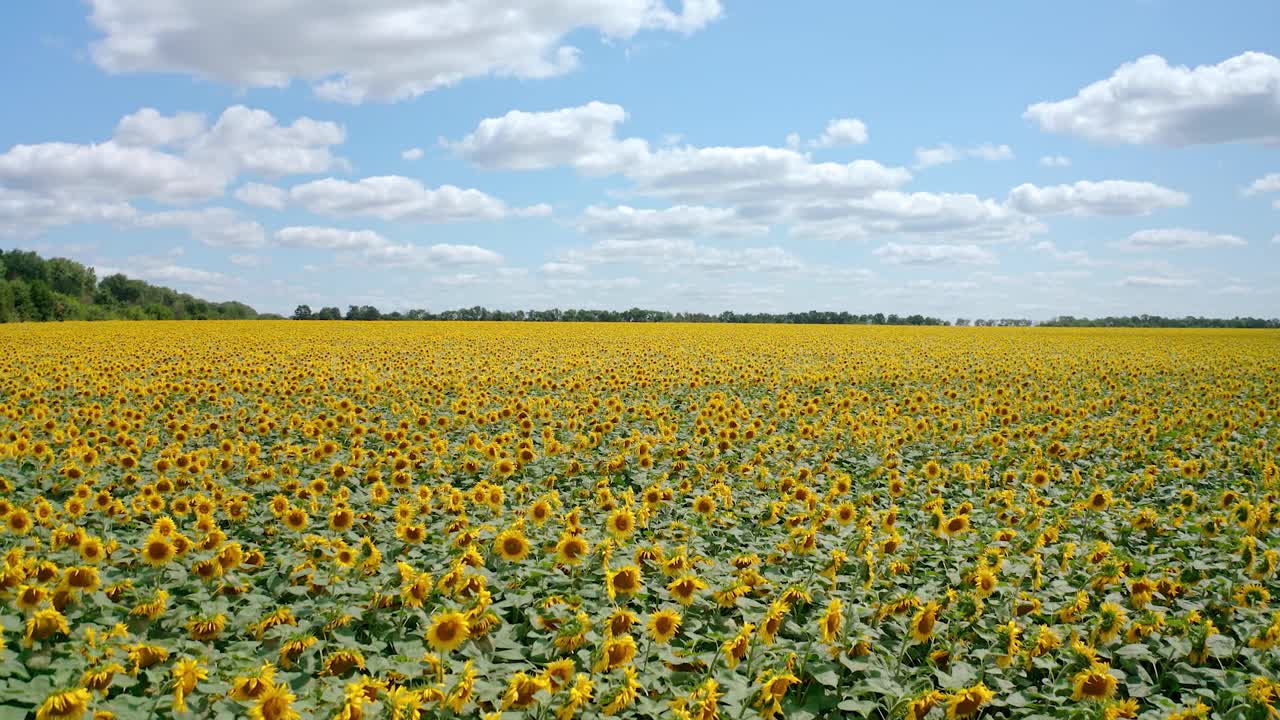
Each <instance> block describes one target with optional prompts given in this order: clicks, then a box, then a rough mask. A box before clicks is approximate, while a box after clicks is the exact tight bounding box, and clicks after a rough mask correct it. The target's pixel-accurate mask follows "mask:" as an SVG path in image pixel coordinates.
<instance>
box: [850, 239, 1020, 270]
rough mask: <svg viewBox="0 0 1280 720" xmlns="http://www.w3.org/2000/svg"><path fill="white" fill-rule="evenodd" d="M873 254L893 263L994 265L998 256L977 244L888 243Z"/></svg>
mask: <svg viewBox="0 0 1280 720" xmlns="http://www.w3.org/2000/svg"><path fill="white" fill-rule="evenodd" d="M872 254H873V255H875V256H876V257H878V258H880V260H881V261H883V262H886V263H889V264H891V265H994V264H995V263H996V262H997V260H996V256H995V255H994V254H992V253H991V252H990V251H989V250H984V249H982V248H980V247H978V246H977V245H902V244H899V243H888V244H886V245H882V246H880V247H878V248H876V249H875V250H874V251H873V252H872Z"/></svg>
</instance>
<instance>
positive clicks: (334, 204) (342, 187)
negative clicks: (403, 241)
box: [289, 175, 551, 223]
mask: <svg viewBox="0 0 1280 720" xmlns="http://www.w3.org/2000/svg"><path fill="white" fill-rule="evenodd" d="M289 198H290V199H291V200H292V201H293V202H295V203H297V204H298V205H301V206H302V207H303V208H305V209H307V210H308V211H310V212H313V213H317V214H320V215H329V216H332V217H356V216H370V217H376V218H379V219H382V220H405V221H416V222H431V223H444V222H463V221H470V220H496V219H499V218H503V217H508V216H526V215H527V216H536V215H547V214H549V213H550V212H551V208H550V207H548V206H546V205H534V206H531V207H527V208H514V209H513V208H511V207H508V206H507V204H506V203H504V202H503V201H501V200H499V199H498V198H495V197H493V196H492V195H488V194H486V193H484V192H481V191H479V190H474V189H463V188H459V187H455V186H453V185H442V186H440V187H438V188H428V187H426V186H425V185H423V184H422V183H421V182H419V181H417V180H414V179H412V178H407V177H403V176H400V175H384V176H377V177H367V178H363V179H361V180H358V181H354V182H353V181H348V180H339V179H337V178H324V179H321V180H314V181H312V182H308V183H304V184H302V185H295V186H294V187H293V188H291V189H290V190H289Z"/></svg>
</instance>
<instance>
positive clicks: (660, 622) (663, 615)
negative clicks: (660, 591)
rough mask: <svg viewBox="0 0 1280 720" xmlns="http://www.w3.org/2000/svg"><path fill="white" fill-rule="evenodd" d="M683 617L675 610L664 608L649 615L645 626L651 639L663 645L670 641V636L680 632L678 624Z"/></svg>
mask: <svg viewBox="0 0 1280 720" xmlns="http://www.w3.org/2000/svg"><path fill="white" fill-rule="evenodd" d="M682 622H683V618H681V617H680V613H679V612H677V611H675V610H670V609H664V610H659V611H657V612H655V613H652V614H650V615H649V622H648V623H647V625H646V627H647V628H648V630H649V635H650V636H651V637H653V641H654V642H656V643H658V644H659V645H665V644H666V643H668V642H671V638H673V637H675V635H676V633H678V632H680V625H681V623H682Z"/></svg>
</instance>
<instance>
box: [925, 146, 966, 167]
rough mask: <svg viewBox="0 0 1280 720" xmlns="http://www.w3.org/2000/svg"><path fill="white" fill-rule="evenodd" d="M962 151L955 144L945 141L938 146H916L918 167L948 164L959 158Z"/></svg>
mask: <svg viewBox="0 0 1280 720" xmlns="http://www.w3.org/2000/svg"><path fill="white" fill-rule="evenodd" d="M960 157H961V152H960V150H959V149H957V148H956V147H955V146H954V145H950V144H948V143H943V144H941V145H939V146H937V147H931V148H928V147H918V148H916V167H917V168H928V167H934V166H935V165H947V164H949V163H953V162H955V161H957V160H959V159H960Z"/></svg>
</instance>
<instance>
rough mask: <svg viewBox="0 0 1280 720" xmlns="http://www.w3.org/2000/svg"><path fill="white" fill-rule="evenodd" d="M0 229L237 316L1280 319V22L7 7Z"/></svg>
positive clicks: (590, 3) (745, 8)
mask: <svg viewBox="0 0 1280 720" xmlns="http://www.w3.org/2000/svg"><path fill="white" fill-rule="evenodd" d="M4 14H5V16H6V17H5V22H4V23H0V48H3V49H2V50H0V59H2V60H3V62H2V63H0V73H2V74H3V81H4V87H5V88H6V90H7V96H8V97H7V101H6V106H7V107H8V108H11V109H15V108H16V109H17V110H18V111H16V112H14V111H12V110H11V111H9V112H4V113H0V245H6V246H9V247H24V248H31V249H35V250H38V251H40V252H42V253H44V254H47V255H63V256H67V257H72V258H74V259H77V260H80V261H82V262H86V263H89V264H92V265H94V266H95V267H97V268H98V269H99V275H100V276H101V275H104V274H106V273H107V272H114V271H121V272H125V273H126V274H129V275H132V276H136V277H141V278H144V279H147V280H149V281H152V282H156V283H159V284H164V285H169V286H171V287H175V288H178V289H181V290H185V291H189V292H192V293H195V294H198V295H202V296H205V297H209V298H213V299H240V300H244V301H247V302H249V303H250V304H252V305H254V306H255V307H257V308H258V309H259V310H263V311H276V312H285V313H287V312H289V311H291V310H292V308H293V307H294V306H295V305H297V304H299V303H308V304H311V305H312V306H313V307H315V306H320V305H337V306H340V307H343V308H345V307H346V306H347V305H349V304H374V305H377V306H378V307H380V308H382V309H383V310H392V309H406V308H410V307H426V308H430V309H436V310H438V309H444V308H452V307H459V306H464V305H468V306H469V305H473V304H482V305H487V306H489V307H500V308H509V309H515V308H545V307H555V306H558V307H570V306H578V307H607V308H626V307H631V306H636V305H638V306H642V307H654V308H662V309H669V310H702V311H711V312H718V311H720V310H724V309H734V310H743V311H787V310H802V309H810V308H819V309H845V310H850V311H852V312H898V313H914V312H922V313H927V314H933V315H940V316H943V317H957V316H959V317H1032V318H1045V317H1050V316H1053V315H1058V314H1074V315H1104V314H1117V313H1125V314H1127V313H1144V312H1145V313H1160V314H1176V315H1182V314H1205V315H1237V314H1240V315H1246V314H1247V315H1263V316H1277V315H1280V291H1277V289H1276V288H1277V287H1280V59H1277V56H1280V35H1277V34H1276V33H1275V32H1274V28H1276V27H1280V6H1278V5H1276V4H1275V3H1271V2H1256V3H1230V4H1228V5H1222V4H1218V5H1211V4H1205V3H1187V2H1170V1H1166V0H1130V1H1128V2H1107V3H1102V2H1098V3H1075V4H1072V5H1070V6H1050V5H1047V4H1043V3H984V4H977V5H974V4H968V5H962V4H957V3H951V4H940V3H892V4H888V3H886V4H880V5H872V4H867V3H835V2H831V3H808V4H805V5H804V6H803V7H802V8H798V7H797V6H795V4H791V3H765V2H751V3H745V2H733V0H723V1H722V2H717V0H690V1H689V2H686V3H683V4H681V3H679V2H677V1H676V0H670V1H669V2H668V4H665V5H664V4H663V3H662V2H659V1H658V0H543V1H542V2H539V3H523V2H521V3H512V2H502V1H499V0H476V1H475V2H468V3H455V4H451V3H446V2H409V1H407V0H392V1H387V2H356V1H355V0H341V1H339V0H335V1H332V2H324V3H315V2H306V1H304V0H279V1H278V2H273V3H260V2H238V1H237V2H221V3H208V2H205V1H204V0H110V1H108V0H89V1H88V2H85V3H19V4H14V6H13V7H11V8H7V9H6V10H5V11H4Z"/></svg>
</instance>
